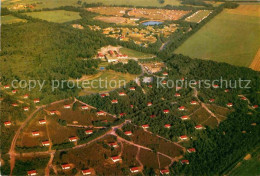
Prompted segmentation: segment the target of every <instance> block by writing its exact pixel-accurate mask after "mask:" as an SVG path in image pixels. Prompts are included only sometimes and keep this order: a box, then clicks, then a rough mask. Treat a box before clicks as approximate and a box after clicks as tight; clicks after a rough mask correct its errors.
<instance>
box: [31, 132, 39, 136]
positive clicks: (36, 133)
mask: <svg viewBox="0 0 260 176" xmlns="http://www.w3.org/2000/svg"><path fill="white" fill-rule="evenodd" d="M32 136H40V132H39V131H33V132H32Z"/></svg>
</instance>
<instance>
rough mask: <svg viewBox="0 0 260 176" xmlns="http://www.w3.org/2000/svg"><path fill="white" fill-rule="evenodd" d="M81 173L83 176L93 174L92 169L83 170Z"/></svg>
mask: <svg viewBox="0 0 260 176" xmlns="http://www.w3.org/2000/svg"><path fill="white" fill-rule="evenodd" d="M81 172H82V174H83V175H90V174H91V173H92V172H91V170H90V169H86V170H82V171H81Z"/></svg>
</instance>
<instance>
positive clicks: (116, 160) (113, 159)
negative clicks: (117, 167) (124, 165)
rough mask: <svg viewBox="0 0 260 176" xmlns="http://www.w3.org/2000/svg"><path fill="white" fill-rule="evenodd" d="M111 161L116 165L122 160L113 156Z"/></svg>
mask: <svg viewBox="0 0 260 176" xmlns="http://www.w3.org/2000/svg"><path fill="white" fill-rule="evenodd" d="M111 160H112V161H113V162H114V163H116V162H118V161H120V160H121V158H120V156H113V157H111Z"/></svg>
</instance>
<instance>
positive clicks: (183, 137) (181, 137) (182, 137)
mask: <svg viewBox="0 0 260 176" xmlns="http://www.w3.org/2000/svg"><path fill="white" fill-rule="evenodd" d="M179 138H180V140H187V139H188V136H186V135H183V136H180V137H179Z"/></svg>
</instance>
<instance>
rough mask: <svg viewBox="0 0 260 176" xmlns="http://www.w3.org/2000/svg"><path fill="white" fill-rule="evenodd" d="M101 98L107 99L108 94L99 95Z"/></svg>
mask: <svg viewBox="0 0 260 176" xmlns="http://www.w3.org/2000/svg"><path fill="white" fill-rule="evenodd" d="M100 96H101V98H104V97H108V96H109V94H100Z"/></svg>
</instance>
